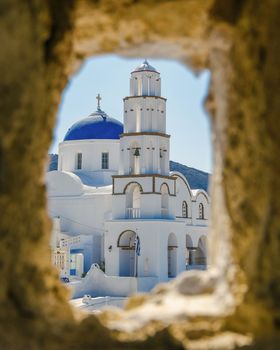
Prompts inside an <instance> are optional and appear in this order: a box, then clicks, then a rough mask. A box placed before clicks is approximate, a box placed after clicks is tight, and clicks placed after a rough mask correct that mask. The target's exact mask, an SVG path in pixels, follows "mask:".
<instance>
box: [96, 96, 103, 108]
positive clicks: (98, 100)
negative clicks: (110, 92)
mask: <svg viewBox="0 0 280 350" xmlns="http://www.w3.org/2000/svg"><path fill="white" fill-rule="evenodd" d="M96 99H97V109H100V101H101V100H102V98H101V96H100V94H98V95H97V96H96Z"/></svg>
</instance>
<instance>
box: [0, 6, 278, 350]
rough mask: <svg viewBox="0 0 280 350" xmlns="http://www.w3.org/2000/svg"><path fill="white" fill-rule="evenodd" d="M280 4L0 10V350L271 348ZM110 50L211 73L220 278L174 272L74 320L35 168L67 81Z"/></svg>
mask: <svg viewBox="0 0 280 350" xmlns="http://www.w3.org/2000/svg"><path fill="white" fill-rule="evenodd" d="M279 7H280V5H279V1H277V0H267V1H262V2H256V1H253V0H244V1H240V0H238V1H234V0H228V1H224V0H216V1H214V0H185V1H180V0H178V1H163V0H162V1H155V0H143V1H132V0H122V1H119V0H118V1H105V0H103V1H101V0H100V1H93V0H87V1H86V0H81V1H76V2H74V1H73V0H60V1H55V0H29V1H20V0H2V1H1V2H0V39H1V40H0V42H1V53H0V71H1V80H0V91H1V100H0V207H1V208H2V215H1V220H0V266H1V274H0V286H1V287H0V347H1V349H7V350H9V349H27V348H29V349H52V350H53V349H61V350H62V349H92V348H96V349H101V348H104V349H149V348H150V349H180V348H182V347H185V348H188V349H229V348H234V347H241V346H242V345H245V344H248V342H250V340H251V338H250V337H248V336H247V334H248V333H251V334H252V336H253V339H255V343H254V344H253V345H251V346H250V349H251V348H252V349H253V348H254V349H275V348H276V347H275V346H276V345H278V344H279V324H280V323H279V319H280V318H279V317H280V305H279V300H280V298H279V297H280V287H279V286H280V284H279V280H280V257H279V256H280V255H279V251H280V224H279V223H280V220H279V212H280V199H279V198H280V196H279V194H280V193H279V192H280V183H279V182H280V176H279V174H280V162H279V161H278V158H279V151H280V138H279V135H278V124H279V123H278V118H279V112H280V106H279V103H280V102H279V101H280V99H279V97H278V94H277V92H278V91H277V88H278V87H279V74H280V73H279V68H278V65H279V61H280V57H279V51H280V50H279V40H278V38H279V36H280V33H279V31H280V30H279V26H278V22H277V20H278V17H277V16H278V13H279V12H280V8H279ZM109 52H115V53H119V54H122V55H127V56H139V55H141V56H145V55H148V56H150V55H152V56H160V57H166V58H174V59H179V60H181V61H183V62H185V63H187V64H189V65H190V66H191V67H192V68H193V69H194V70H197V71H198V70H199V69H202V68H209V69H211V71H212V80H211V86H210V89H209V96H208V99H207V102H206V106H207V109H208V111H209V114H210V115H211V118H212V121H213V124H212V125H213V141H214V150H215V156H214V165H215V172H214V176H213V191H212V203H213V207H212V229H211V237H212V240H211V242H210V253H211V257H210V259H211V265H212V266H213V268H214V270H210V271H209V272H205V275H201V278H200V277H197V278H196V279H192V283H193V284H194V286H193V288H190V287H189V286H186V283H187V277H186V279H185V280H184V278H185V277H184V276H182V277H180V278H181V280H180V281H178V282H175V283H173V284H172V285H167V286H164V285H163V286H160V287H158V288H157V289H156V290H155V291H154V292H153V293H152V294H151V295H149V296H139V297H137V296H136V297H134V299H132V300H131V301H130V304H129V306H128V308H127V310H125V311H124V312H113V311H111V312H106V313H104V314H103V315H101V316H100V318H99V319H97V318H95V317H93V316H91V317H85V316H81V315H78V314H76V313H75V312H74V311H72V310H71V308H70V306H69V305H68V303H67V293H66V291H65V289H64V288H63V287H62V286H61V285H60V283H59V281H58V278H57V273H56V272H55V270H54V269H53V268H52V267H51V264H50V253H49V248H48V240H49V232H50V221H49V219H48V218H47V214H46V198H45V187H44V184H43V172H44V168H45V161H46V157H47V150H48V147H49V144H50V142H51V136H52V129H53V126H54V120H55V113H56V111H57V108H58V104H59V102H60V96H61V93H62V91H63V88H64V87H65V84H66V83H67V78H68V77H69V75H70V74H71V73H72V72H74V71H75V70H76V69H78V67H79V65H80V64H81V63H82V61H83V59H85V58H86V57H88V56H90V55H94V54H100V53H109ZM209 274H210V275H209ZM213 276H214V277H213ZM211 278H212V279H211ZM210 280H211V281H213V283H211V285H210V284H209V281H210ZM194 290H195V291H197V292H198V293H199V294H198V295H196V296H192V295H190V294H192V291H194ZM182 292H183V294H182ZM127 330H130V331H131V332H127ZM228 331H231V332H228ZM234 332H238V333H239V334H237V333H234Z"/></svg>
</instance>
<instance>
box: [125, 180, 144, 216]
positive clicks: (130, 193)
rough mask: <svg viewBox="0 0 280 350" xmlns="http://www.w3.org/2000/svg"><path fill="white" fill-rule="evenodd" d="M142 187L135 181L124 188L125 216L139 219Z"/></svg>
mask: <svg viewBox="0 0 280 350" xmlns="http://www.w3.org/2000/svg"><path fill="white" fill-rule="evenodd" d="M141 192H142V188H141V187H140V185H139V184H138V183H136V182H134V183H131V184H129V185H128V186H127V188H126V190H125V194H126V218H127V219H139V218H140V216H141V215H140V195H141Z"/></svg>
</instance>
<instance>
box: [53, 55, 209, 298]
mask: <svg viewBox="0 0 280 350" xmlns="http://www.w3.org/2000/svg"><path fill="white" fill-rule="evenodd" d="M169 147H170V135H168V134H167V133H166V99H165V98H163V97H161V78H160V73H159V72H157V71H156V69H155V68H153V67H152V66H150V65H149V63H148V62H147V61H144V63H143V64H141V65H140V66H139V67H137V68H136V69H135V70H134V71H133V72H132V73H131V78H130V95H129V96H128V97H125V98H124V125H122V124H121V123H120V122H118V121H117V120H115V119H113V118H110V117H108V116H107V114H106V113H105V112H103V111H102V110H101V109H100V97H99V96H98V108H97V111H96V112H95V113H93V114H91V115H90V116H89V117H86V118H84V119H82V120H81V121H79V122H78V123H76V124H74V125H73V126H72V127H71V128H70V129H69V130H68V132H67V134H66V136H65V139H64V141H63V142H62V143H60V146H59V157H58V171H52V172H49V173H48V174H47V186H48V200H49V213H50V216H51V217H53V218H56V220H59V222H60V232H61V238H62V239H63V237H64V239H65V237H68V238H67V239H68V241H69V238H71V237H76V236H88V237H90V241H87V240H81V242H80V245H79V244H78V245H77V244H76V245H75V249H74V248H73V249H72V248H71V247H70V245H69V248H68V252H69V254H73V252H74V253H75V252H76V253H77V254H83V255H84V261H85V266H84V271H85V272H87V271H88V270H89V268H90V265H91V264H93V263H98V264H101V265H102V266H103V267H104V268H105V275H106V276H107V277H108V278H107V281H109V277H110V276H111V277H112V278H113V279H112V280H113V281H114V283H116V277H118V279H117V281H118V282H117V283H122V281H126V282H125V283H127V281H128V279H132V280H136V281H137V283H136V290H143V291H146V290H149V289H151V288H152V287H153V286H154V285H155V284H156V283H158V282H163V281H168V280H169V279H170V278H174V277H175V276H177V275H178V274H179V273H180V272H182V271H185V270H186V268H191V267H192V266H196V265H199V266H205V265H206V256H207V248H206V245H207V244H206V241H207V232H208V219H209V210H210V200H209V197H208V195H207V193H206V192H205V191H203V190H199V189H196V190H192V189H191V188H190V186H189V184H188V181H187V179H186V178H185V177H184V176H183V175H182V174H180V173H178V172H171V173H170V169H169ZM65 235H66V236H65ZM53 241H55V242H56V244H59V245H61V244H62V243H61V242H60V241H61V239H59V238H58V239H53ZM70 241H71V240H70ZM65 242H66V241H65ZM64 244H66V243H64ZM80 269H81V268H80ZM133 283H134V282H133ZM134 291H135V290H134ZM128 294H129V292H128Z"/></svg>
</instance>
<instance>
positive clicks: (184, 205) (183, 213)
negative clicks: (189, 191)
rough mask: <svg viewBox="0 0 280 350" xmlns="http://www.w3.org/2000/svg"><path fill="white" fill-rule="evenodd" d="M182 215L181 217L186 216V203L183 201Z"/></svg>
mask: <svg viewBox="0 0 280 350" xmlns="http://www.w3.org/2000/svg"><path fill="white" fill-rule="evenodd" d="M182 216H183V218H187V217H188V205H187V203H186V202H185V201H184V202H183V204H182Z"/></svg>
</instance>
